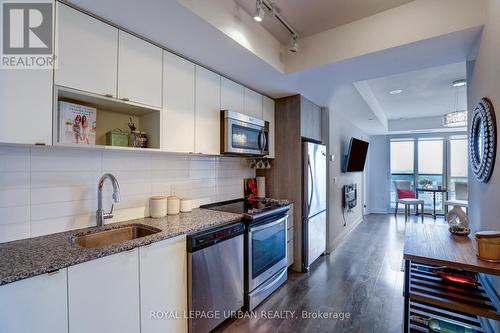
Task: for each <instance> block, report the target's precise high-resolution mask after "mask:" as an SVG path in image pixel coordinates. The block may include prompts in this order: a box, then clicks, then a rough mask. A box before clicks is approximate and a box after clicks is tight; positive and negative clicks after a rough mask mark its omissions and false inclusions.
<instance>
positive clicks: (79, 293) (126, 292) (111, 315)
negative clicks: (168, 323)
mask: <svg viewBox="0 0 500 333" xmlns="http://www.w3.org/2000/svg"><path fill="white" fill-rule="evenodd" d="M138 252H139V251H138V249H133V250H130V251H126V252H121V253H118V254H114V255H110V256H107V257H103V258H99V259H96V260H92V261H88V262H85V263H82V264H78V265H75V266H71V267H69V268H68V308H69V331H70V332H71V333H89V332H106V333H137V332H140V318H139V317H140V314H139V309H140V307H139V257H138Z"/></svg>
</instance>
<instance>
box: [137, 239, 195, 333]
mask: <svg viewBox="0 0 500 333" xmlns="http://www.w3.org/2000/svg"><path fill="white" fill-rule="evenodd" d="M139 258H140V281H141V282H140V284H141V333H156V332H176V333H182V332H186V331H187V320H186V319H184V315H185V311H187V258H186V237H185V236H180V237H176V238H172V239H167V240H164V241H161V242H158V243H153V244H151V245H149V246H145V247H141V248H140V249H139ZM166 317H167V318H166ZM176 317H177V318H176Z"/></svg>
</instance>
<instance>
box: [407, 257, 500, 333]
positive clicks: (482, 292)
mask: <svg viewBox="0 0 500 333" xmlns="http://www.w3.org/2000/svg"><path fill="white" fill-rule="evenodd" d="M430 267H435V266H431V265H423V264H415V263H413V262H410V261H408V262H407V264H406V269H407V270H408V271H406V272H405V274H406V275H407V282H406V283H407V287H406V288H405V294H406V297H405V301H406V304H405V306H406V307H407V312H406V314H407V317H406V318H405V320H406V321H408V322H407V325H405V326H407V327H408V331H409V332H428V329H427V328H426V327H423V326H422V325H420V324H419V323H416V322H413V321H411V320H410V318H411V316H413V315H416V316H419V317H423V318H431V317H432V318H436V319H443V320H448V321H451V322H454V323H457V324H461V325H466V326H468V327H472V328H474V329H475V330H477V331H479V332H486V333H489V332H491V328H490V325H489V324H488V323H487V320H486V318H490V319H495V320H500V312H499V309H498V305H497V304H498V300H497V299H492V298H491V297H490V296H489V295H490V294H491V293H490V292H489V291H490V290H489V286H488V285H487V284H486V283H485V282H483V279H479V281H478V285H477V286H470V285H457V284H451V283H449V282H446V281H444V280H443V279H442V278H441V277H439V276H438V275H436V274H435V273H432V272H429V271H427V270H425V268H430ZM421 268H424V269H421Z"/></svg>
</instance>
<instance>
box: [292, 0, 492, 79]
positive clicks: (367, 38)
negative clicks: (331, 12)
mask: <svg viewBox="0 0 500 333" xmlns="http://www.w3.org/2000/svg"><path fill="white" fill-rule="evenodd" d="M484 16H485V8H484V0H473V1H470V0H439V1H435V0H416V1H412V2H410V3H408V4H405V5H402V6H399V7H395V8H393V9H389V10H386V11H383V12H381V13H379V14H376V15H372V16H369V17H366V18H363V19H361V20H357V21H354V22H352V23H348V24H344V25H342V26H340V27H337V28H334V29H330V30H327V31H323V32H320V33H318V34H315V35H312V36H308V37H306V38H303V39H301V40H300V52H297V53H295V54H291V53H287V54H286V72H287V73H291V72H296V71H301V70H304V69H306V68H310V67H317V66H320V65H324V64H328V63H333V62H337V61H341V60H345V59H350V58H353V57H358V56H361V55H363V54H369V53H373V52H378V51H381V50H385V49H389V48H393V47H397V46H401V45H405V44H410V43H414V42H417V41H421V40H425V39H429V38H433V37H436V36H441V35H445V34H449V33H452V32H455V31H462V30H465V29H468V28H473V27H477V26H480V25H481V24H483V21H484ZM423 22H425V24H423Z"/></svg>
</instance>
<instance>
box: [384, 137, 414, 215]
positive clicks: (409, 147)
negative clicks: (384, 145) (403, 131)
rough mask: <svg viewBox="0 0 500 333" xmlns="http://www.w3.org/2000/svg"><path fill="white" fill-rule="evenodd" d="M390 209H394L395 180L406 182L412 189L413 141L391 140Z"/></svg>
mask: <svg viewBox="0 0 500 333" xmlns="http://www.w3.org/2000/svg"><path fill="white" fill-rule="evenodd" d="M390 145H391V146H390V150H391V206H390V207H391V208H394V207H396V188H395V186H394V181H395V180H406V181H409V182H410V183H411V187H412V188H415V187H414V183H415V176H414V164H415V160H414V155H415V154H414V140H413V139H411V140H391V144H390Z"/></svg>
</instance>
